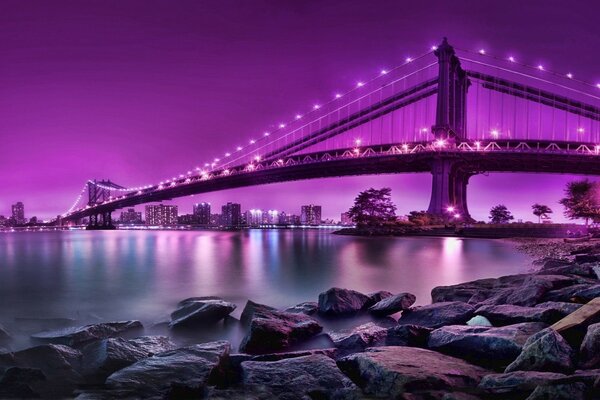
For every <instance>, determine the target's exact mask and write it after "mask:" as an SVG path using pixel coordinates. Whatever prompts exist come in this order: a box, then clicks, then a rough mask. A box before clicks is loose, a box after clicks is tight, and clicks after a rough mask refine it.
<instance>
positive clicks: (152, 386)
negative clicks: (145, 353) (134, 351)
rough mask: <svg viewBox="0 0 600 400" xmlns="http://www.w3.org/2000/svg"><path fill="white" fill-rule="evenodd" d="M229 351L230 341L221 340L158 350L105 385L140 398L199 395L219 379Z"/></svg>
mask: <svg viewBox="0 0 600 400" xmlns="http://www.w3.org/2000/svg"><path fill="white" fill-rule="evenodd" d="M229 351H230V345H229V343H228V342H225V341H219V342H210V343H204V344H198V345H194V346H189V347H183V348H180V349H176V350H172V351H167V352H164V353H159V354H156V355H154V356H152V357H148V358H144V359H143V360H140V361H138V362H136V363H134V364H132V365H130V366H128V367H126V368H123V369H121V370H119V371H117V372H115V373H114V374H112V375H110V376H109V377H108V378H107V379H106V386H107V387H108V388H109V389H110V390H118V391H121V392H124V393H129V395H130V396H133V395H135V396H136V397H139V398H147V397H152V396H156V397H159V396H160V397H161V398H162V397H171V398H173V397H177V396H180V395H182V394H183V396H180V397H181V398H191V397H196V398H197V397H200V396H201V395H202V394H203V393H204V390H205V387H206V385H208V384H212V383H214V382H216V381H218V379H219V375H220V374H221V368H222V366H223V364H224V361H225V360H226V358H227V356H228V355H229Z"/></svg>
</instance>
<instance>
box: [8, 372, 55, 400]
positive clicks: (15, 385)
mask: <svg viewBox="0 0 600 400" xmlns="http://www.w3.org/2000/svg"><path fill="white" fill-rule="evenodd" d="M45 380H46V375H44V373H43V372H42V371H41V370H40V369H37V368H20V367H11V368H8V369H7V370H6V371H5V372H4V375H2V377H0V398H3V399H6V398H11V399H12V398H15V399H16V398H19V399H23V398H26V399H32V398H38V397H41V395H40V393H38V392H36V391H35V390H33V389H32V387H31V386H32V385H35V384H36V383H37V382H41V381H45Z"/></svg>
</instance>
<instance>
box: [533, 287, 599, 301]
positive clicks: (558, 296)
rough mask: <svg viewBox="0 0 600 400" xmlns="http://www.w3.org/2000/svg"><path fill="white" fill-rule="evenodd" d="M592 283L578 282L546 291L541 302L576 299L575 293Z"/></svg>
mask: <svg viewBox="0 0 600 400" xmlns="http://www.w3.org/2000/svg"><path fill="white" fill-rule="evenodd" d="M590 286H592V285H590V284H585V283H581V284H577V285H572V286H567V287H564V288H561V289H556V290H550V291H548V292H546V293H544V296H543V297H542V298H541V301H540V302H548V301H558V302H567V303H569V302H572V300H573V299H574V295H575V293H577V292H579V291H581V290H583V289H587V288H589V287H590Z"/></svg>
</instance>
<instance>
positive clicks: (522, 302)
mask: <svg viewBox="0 0 600 400" xmlns="http://www.w3.org/2000/svg"><path fill="white" fill-rule="evenodd" d="M548 277H556V275H543V276H535V275H533V276H530V277H528V278H526V279H525V281H523V283H522V284H521V286H519V287H517V288H514V289H510V290H509V295H508V296H507V297H506V303H507V304H513V305H517V306H534V305H536V304H537V303H539V302H540V299H541V298H542V296H544V294H545V293H546V292H547V291H549V290H551V289H552V288H553V287H555V286H560V287H563V286H562V285H556V282H554V281H552V280H550V279H547V278H548ZM562 278H565V280H567V281H569V282H571V281H572V279H571V278H567V277H563V276H558V279H557V281H558V282H560V280H561V279H562ZM561 284H562V282H561Z"/></svg>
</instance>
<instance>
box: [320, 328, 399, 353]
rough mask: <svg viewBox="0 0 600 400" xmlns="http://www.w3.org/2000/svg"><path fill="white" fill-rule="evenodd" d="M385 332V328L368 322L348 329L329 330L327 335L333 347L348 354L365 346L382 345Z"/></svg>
mask: <svg viewBox="0 0 600 400" xmlns="http://www.w3.org/2000/svg"><path fill="white" fill-rule="evenodd" d="M387 333H388V330H387V328H385V327H382V326H379V325H376V324H374V323H373V322H368V323H366V324H363V325H360V326H357V327H356V328H353V329H352V330H350V331H342V332H329V336H330V337H331V340H333V343H334V344H335V347H337V348H338V349H340V350H342V351H343V354H349V353H356V352H358V351H362V350H364V349H366V348H367V347H372V346H383V345H384V344H385V341H386V337H387Z"/></svg>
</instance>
